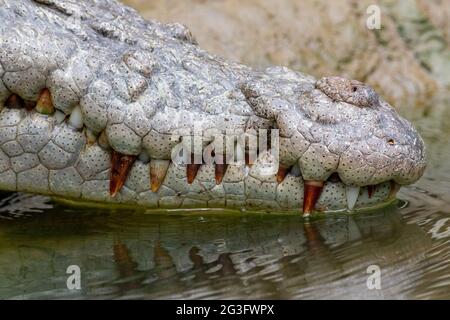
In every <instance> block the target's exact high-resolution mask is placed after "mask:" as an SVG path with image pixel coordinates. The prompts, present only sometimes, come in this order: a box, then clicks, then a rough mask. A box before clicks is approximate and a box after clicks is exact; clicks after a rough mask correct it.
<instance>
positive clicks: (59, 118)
mask: <svg viewBox="0 0 450 320" xmlns="http://www.w3.org/2000/svg"><path fill="white" fill-rule="evenodd" d="M54 117H55V120H56V123H57V124H61V123H62V122H63V121H64V119H66V114H65V113H64V112H62V111H59V110H56V112H55V115H54Z"/></svg>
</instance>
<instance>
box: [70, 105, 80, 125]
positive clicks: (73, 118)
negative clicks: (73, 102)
mask: <svg viewBox="0 0 450 320" xmlns="http://www.w3.org/2000/svg"><path fill="white" fill-rule="evenodd" d="M69 125H71V126H72V127H74V128H75V129H81V128H83V115H82V114H81V109H80V107H79V106H77V107H75V108H74V109H73V110H72V113H71V114H70V118H69Z"/></svg>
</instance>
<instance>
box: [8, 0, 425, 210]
mask: <svg viewBox="0 0 450 320" xmlns="http://www.w3.org/2000/svg"><path fill="white" fill-rule="evenodd" d="M0 17H1V19H2V22H3V23H2V25H1V26H0V34H1V42H0V75H1V81H0V189H3V190H14V191H26V192H37V193H43V194H49V195H54V196H59V197H65V198H70V199H74V200H87V201H97V202H105V203H124V204H130V205H142V206H146V207H151V208H180V207H224V206H227V207H238V208H242V207H245V208H256V209H263V210H291V209H295V210H298V208H299V207H300V208H302V205H301V204H302V203H303V211H304V212H305V213H306V214H308V213H309V212H311V211H313V210H314V209H316V210H324V211H327V210H339V209H346V208H349V209H354V208H365V207H370V206H375V205H378V204H382V203H387V202H389V201H390V200H391V199H392V198H393V197H394V195H395V193H396V192H397V191H398V187H399V186H400V185H406V184H411V183H413V182H415V181H416V180H417V179H419V178H420V176H421V175H422V173H423V171H424V168H425V156H424V145H423V142H422V140H421V138H420V137H419V135H418V133H417V132H416V131H415V129H414V128H413V127H412V126H411V124H410V123H408V122H407V121H406V120H404V119H403V118H401V117H400V116H399V115H398V114H397V113H396V112H395V110H394V109H393V108H392V107H390V106H389V105H388V104H387V103H386V102H385V101H383V100H382V99H381V98H380V97H378V95H377V94H376V93H375V92H374V90H373V89H372V88H370V87H369V86H367V85H365V84H363V83H360V82H358V81H354V80H347V79H343V78H339V77H326V78H322V79H319V80H317V81H316V79H314V78H312V77H310V76H307V75H304V74H301V73H298V72H293V71H291V70H289V69H286V68H278V67H276V68H269V69H267V70H265V71H262V72H258V71H254V70H251V69H250V68H247V67H245V66H242V65H239V64H236V63H231V62H227V61H224V60H222V59H220V58H218V57H215V56H212V55H209V54H208V53H206V52H205V51H203V50H201V49H200V48H199V47H198V46H197V45H196V43H195V41H194V39H193V38H192V36H191V34H190V33H189V31H188V30H187V29H186V28H184V27H183V26H181V25H179V24H168V25H167V24H166V25H164V24H160V23H157V22H152V21H145V20H143V19H142V18H141V17H140V16H139V15H138V14H137V13H136V12H135V11H133V10H131V9H129V8H126V7H123V6H122V5H120V4H119V3H117V2H116V1H112V0H98V1H95V2H91V1H68V0H67V1H64V0H19V1H17V0H15V1H8V0H3V1H0ZM194 127H197V128H199V131H195V130H194V129H195V128H194ZM211 130H212V131H214V132H215V135H213V136H212V135H210V134H209V135H208V134H205V132H208V131H211ZM264 130H266V131H269V132H270V133H271V138H272V139H271V140H272V141H271V146H272V149H271V150H269V151H267V152H264V151H263V148H261V146H262V145H263V144H262V143H261V141H263V140H264V139H261V135H259V136H257V137H256V138H255V139H254V141H257V142H258V143H259V146H258V147H255V148H253V149H252V148H249V147H248V146H247V148H246V149H244V151H243V153H244V154H252V151H256V154H257V157H256V161H255V162H254V163H229V161H228V160H229V158H228V155H230V154H231V153H239V152H235V151H237V145H238V144H239V143H238V140H239V139H238V138H237V137H238V136H240V135H242V134H243V135H244V142H245V141H249V140H252V137H255V136H256V134H255V133H258V132H266V131H264ZM198 132H200V133H198ZM273 133H275V134H273ZM229 135H231V136H232V137H233V138H232V139H231V141H232V144H231V146H230V145H229V144H224V143H223V141H225V140H226V139H225V140H222V139H220V137H224V136H229ZM258 139H259V140H258ZM274 142H276V143H274ZM192 145H194V147H193V148H191V147H192ZM179 146H182V150H184V151H186V150H188V151H189V152H183V154H184V159H185V160H186V161H185V162H188V163H187V164H179V163H174V162H173V161H171V160H173V156H174V154H175V153H177V152H175V153H174V150H178V149H177V148H178V147H179ZM206 150H209V151H211V150H213V151H215V152H210V153H209V154H210V155H212V156H213V158H214V159H215V160H216V161H215V162H212V163H209V162H208V163H206V162H205V157H204V155H205V151H206ZM219 150H221V151H224V152H219ZM231 151H233V152H231ZM223 154H224V155H225V156H222V155H223ZM202 155H203V157H202ZM246 158H248V157H246ZM198 159H200V160H198ZM224 159H225V160H226V161H223V160H224ZM190 160H196V161H194V162H192V161H190ZM247 162H252V161H247ZM268 167H270V168H273V167H275V168H277V169H276V170H275V171H273V170H272V171H271V170H266V169H267V168H268Z"/></svg>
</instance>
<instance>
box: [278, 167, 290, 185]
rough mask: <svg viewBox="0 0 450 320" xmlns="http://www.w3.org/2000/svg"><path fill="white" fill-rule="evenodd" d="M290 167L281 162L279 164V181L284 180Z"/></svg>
mask: <svg viewBox="0 0 450 320" xmlns="http://www.w3.org/2000/svg"><path fill="white" fill-rule="evenodd" d="M289 169H290V168H289V167H285V166H282V165H281V164H280V165H279V167H278V172H277V182H278V183H281V182H283V180H284V178H285V177H286V175H287V174H288V172H289Z"/></svg>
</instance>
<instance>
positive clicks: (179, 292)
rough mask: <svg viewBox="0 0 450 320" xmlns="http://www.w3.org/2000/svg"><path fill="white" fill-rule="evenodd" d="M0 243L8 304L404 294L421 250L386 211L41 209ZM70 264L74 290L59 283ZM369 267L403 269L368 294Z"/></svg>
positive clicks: (4, 230) (415, 235)
mask: <svg viewBox="0 0 450 320" xmlns="http://www.w3.org/2000/svg"><path fill="white" fill-rule="evenodd" d="M54 210H55V211H60V209H58V207H56V208H55V209H54ZM37 220H39V227H37V224H36V223H35V222H34V221H37ZM62 220H64V223H62ZM3 226H7V227H3ZM61 228H63V229H61ZM0 243H1V245H0V246H1V247H0V248H1V250H0V270H1V271H0V273H1V274H2V275H1V278H0V279H1V280H0V292H2V293H1V294H0V296H1V297H16V298H17V297H22V298H29V297H33V294H34V295H37V296H39V297H41V296H42V293H43V292H44V293H45V294H46V295H49V297H84V298H114V297H116V298H118V297H134V298H220V297H228V298H249V297H251V298H283V297H291V298H292V297H302V298H310V297H314V295H315V294H318V293H319V292H322V295H323V296H322V297H325V296H326V297H338V298H339V297H340V295H341V294H342V292H343V291H342V290H346V294H347V296H349V295H350V296H351V295H352V294H355V295H357V294H358V295H360V296H361V295H362V297H364V295H367V297H377V296H380V295H386V294H387V295H389V294H390V293H393V291H392V290H394V291H395V290H401V289H402V288H407V287H408V281H409V280H408V276H407V274H408V271H410V270H408V268H409V267H412V266H415V265H417V266H419V265H420V263H421V259H420V255H418V254H417V253H418V251H421V252H425V251H426V250H427V247H428V246H429V241H428V239H427V237H426V235H425V234H424V233H423V232H422V231H421V229H420V228H418V227H417V226H416V225H408V224H405V223H404V222H403V221H402V219H401V216H400V213H399V212H398V209H396V208H390V209H389V210H385V211H383V212H379V213H371V214H367V215H365V214H360V215H356V216H345V215H344V216H341V215H339V216H335V217H328V218H326V219H323V220H317V221H314V222H311V223H309V224H305V223H303V222H302V221H301V219H299V218H298V217H297V216H290V215H284V216H265V217H263V216H260V215H251V214H249V215H234V216H233V215H226V216H223V215H216V216H215V215H207V216H202V215H200V213H198V214H195V215H170V216H146V215H143V214H131V215H130V212H126V213H125V212H123V213H111V212H103V213H102V212H101V211H99V210H95V213H90V212H89V210H86V212H85V213H84V214H81V215H80V213H79V212H77V213H76V214H70V213H65V214H61V212H58V214H47V213H46V214H45V215H41V216H39V219H33V218H31V219H20V223H19V222H18V221H14V220H13V221H7V222H6V223H2V224H1V225H0ZM30 243H31V244H32V245H30ZM411 246H414V248H415V250H414V251H413V250H408V248H409V249H410V248H411ZM405 248H406V249H405ZM418 248H419V249H418ZM412 252H414V254H413V253H412ZM398 263H400V266H398V265H397V264H398ZM405 263H406V264H405ZM73 264H76V265H79V266H80V268H81V270H82V288H83V289H82V290H80V291H78V292H73V291H69V290H67V289H66V286H65V281H66V279H67V275H66V273H65V271H66V268H67V266H69V265H73ZM370 264H377V265H380V267H381V268H385V269H386V270H392V267H394V268H400V269H402V268H404V269H405V270H406V275H405V279H404V280H405V281H404V284H403V285H402V286H404V287H402V286H401V288H399V287H398V285H396V286H393V288H390V282H392V283H394V279H392V280H391V278H394V277H395V283H398V277H399V274H398V273H396V272H395V273H391V272H390V271H389V272H388V273H387V274H386V275H383V276H384V278H383V286H384V287H383V290H381V292H373V291H368V290H367V288H366V279H367V276H368V275H367V273H366V268H367V267H368V265H370ZM414 268H415V267H414ZM331 282H334V284H332V283H331ZM25 283H26V288H27V291H23V288H24V287H25V286H24V284H25ZM312 288H316V289H318V290H312ZM386 290H387V291H386Z"/></svg>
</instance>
